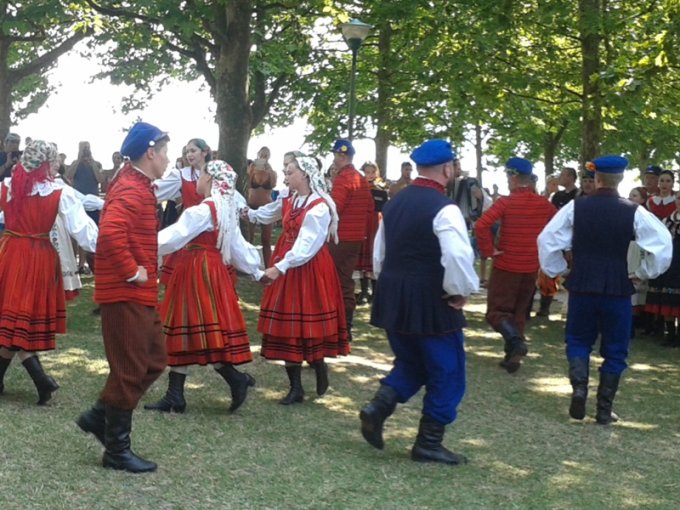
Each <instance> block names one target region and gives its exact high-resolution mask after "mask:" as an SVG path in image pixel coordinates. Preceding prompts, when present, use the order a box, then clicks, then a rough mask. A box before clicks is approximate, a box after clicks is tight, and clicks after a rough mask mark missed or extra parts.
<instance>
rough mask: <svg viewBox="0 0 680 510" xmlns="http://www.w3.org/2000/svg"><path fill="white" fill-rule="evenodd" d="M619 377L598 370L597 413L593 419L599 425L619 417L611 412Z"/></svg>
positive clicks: (611, 421)
mask: <svg viewBox="0 0 680 510" xmlns="http://www.w3.org/2000/svg"><path fill="white" fill-rule="evenodd" d="M620 377H621V376H619V375H616V374H609V373H606V372H600V385H599V386H598V388H597V414H596V415H595V421H597V423H598V424H600V425H609V424H610V423H614V422H615V421H618V419H619V417H618V416H617V415H616V414H615V413H613V412H612V407H613V404H614V397H615V396H616V391H617V390H618V388H619V380H620Z"/></svg>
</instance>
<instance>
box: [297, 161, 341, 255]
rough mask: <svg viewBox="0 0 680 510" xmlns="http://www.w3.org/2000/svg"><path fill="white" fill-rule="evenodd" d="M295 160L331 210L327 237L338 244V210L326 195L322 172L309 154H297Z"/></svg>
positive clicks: (313, 189)
mask: <svg viewBox="0 0 680 510" xmlns="http://www.w3.org/2000/svg"><path fill="white" fill-rule="evenodd" d="M295 159H296V161H297V163H298V165H299V167H300V170H302V171H303V172H304V173H305V174H306V175H307V177H309V187H310V188H311V190H312V191H314V192H316V193H317V194H318V195H319V196H320V197H321V198H323V199H324V201H325V202H326V204H327V205H328V208H329V209H330V211H331V225H330V228H329V229H328V239H333V241H334V242H335V244H338V211H337V210H336V208H335V202H333V199H332V198H331V197H330V195H328V192H327V186H326V179H325V178H324V175H323V172H322V171H321V169H320V168H319V165H318V164H317V162H316V159H314V158H312V157H310V156H304V155H303V156H297V157H296V158H295Z"/></svg>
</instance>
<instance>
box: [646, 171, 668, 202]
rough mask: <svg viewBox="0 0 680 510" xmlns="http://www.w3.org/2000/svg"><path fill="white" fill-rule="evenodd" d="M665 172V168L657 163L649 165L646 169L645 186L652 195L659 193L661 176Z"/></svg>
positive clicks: (648, 193)
mask: <svg viewBox="0 0 680 510" xmlns="http://www.w3.org/2000/svg"><path fill="white" fill-rule="evenodd" d="M661 172H663V168H661V167H660V166H657V165H649V166H648V167H647V168H646V169H645V174H644V176H643V180H644V186H645V189H646V190H647V195H649V196H650V197H651V196H652V195H658V194H659V176H660V175H661Z"/></svg>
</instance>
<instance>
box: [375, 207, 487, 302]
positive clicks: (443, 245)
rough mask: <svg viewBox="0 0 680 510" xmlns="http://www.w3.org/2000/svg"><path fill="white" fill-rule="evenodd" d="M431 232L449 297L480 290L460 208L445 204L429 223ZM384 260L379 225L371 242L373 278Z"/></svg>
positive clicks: (383, 234)
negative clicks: (437, 242) (439, 251)
mask: <svg viewBox="0 0 680 510" xmlns="http://www.w3.org/2000/svg"><path fill="white" fill-rule="evenodd" d="M432 232H433V233H434V235H436V236H437V239H438V240H439V248H440V249H441V252H442V257H441V259H440V263H441V265H442V267H443V268H444V281H443V282H442V287H443V289H444V292H446V294H447V295H449V296H465V297H467V296H469V295H470V294H473V293H475V292H477V291H478V290H479V276H477V273H476V271H475V266H474V261H475V257H474V253H473V251H472V246H470V239H469V238H468V230H467V227H466V226H465V220H464V219H463V215H462V214H461V212H460V209H459V208H458V207H457V206H455V205H453V204H452V205H447V206H446V207H443V208H442V209H441V211H439V212H438V213H437V215H436V216H435V217H434V219H433V220H432ZM384 260H385V229H384V226H383V222H380V225H379V226H378V232H377V233H376V235H375V241H374V243H373V273H375V276H376V278H377V277H378V275H379V274H380V272H381V271H382V265H383V261H384Z"/></svg>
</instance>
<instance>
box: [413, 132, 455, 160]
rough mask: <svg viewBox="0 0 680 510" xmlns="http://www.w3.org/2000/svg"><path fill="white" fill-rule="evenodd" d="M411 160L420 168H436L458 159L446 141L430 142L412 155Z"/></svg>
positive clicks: (418, 148)
mask: <svg viewBox="0 0 680 510" xmlns="http://www.w3.org/2000/svg"><path fill="white" fill-rule="evenodd" d="M411 159H412V160H413V161H415V163H416V165H419V166H434V165H441V164H442V163H448V162H449V161H453V160H455V159H458V157H457V156H456V153H455V152H454V151H453V149H452V148H451V143H449V142H447V141H446V140H440V139H434V140H428V141H427V142H425V143H423V144H422V145H421V146H420V147H417V148H416V149H415V150H414V151H413V152H412V153H411Z"/></svg>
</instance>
